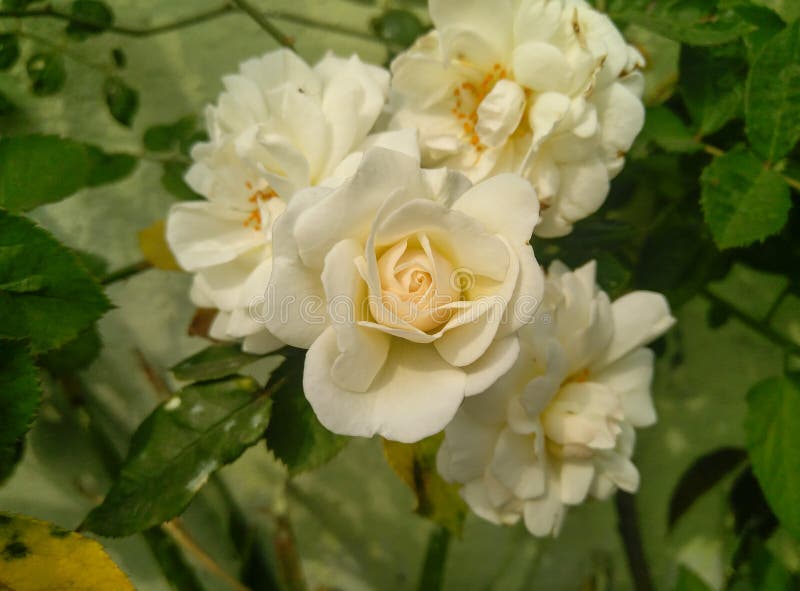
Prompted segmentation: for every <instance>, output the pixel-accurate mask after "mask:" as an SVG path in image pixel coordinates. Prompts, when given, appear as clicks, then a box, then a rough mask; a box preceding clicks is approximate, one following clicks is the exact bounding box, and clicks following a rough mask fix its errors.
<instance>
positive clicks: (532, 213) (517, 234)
mask: <svg viewBox="0 0 800 591" xmlns="http://www.w3.org/2000/svg"><path fill="white" fill-rule="evenodd" d="M453 209H454V210H456V211H463V212H464V213H466V214H468V215H470V216H472V217H473V218H475V219H477V220H479V221H480V222H481V223H482V224H483V226H484V228H486V230H488V231H489V232H492V233H494V234H501V235H502V236H505V237H506V238H508V240H509V241H510V242H511V243H512V244H513V245H514V246H517V245H519V244H527V243H528V241H529V240H530V238H531V235H532V234H533V228H534V227H535V226H536V223H537V222H538V221H539V200H538V199H537V198H536V191H534V189H533V187H532V186H531V185H530V183H528V182H527V181H525V180H524V179H522V178H521V177H519V176H517V175H515V174H500V175H497V176H495V177H492V178H490V179H487V180H485V181H482V182H480V183H478V184H477V185H475V186H474V187H472V188H471V189H469V190H468V191H466V192H465V193H464V194H463V195H461V197H459V198H458V199H457V200H456V202H455V204H454V205H453Z"/></svg>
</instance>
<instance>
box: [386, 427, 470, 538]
mask: <svg viewBox="0 0 800 591" xmlns="http://www.w3.org/2000/svg"><path fill="white" fill-rule="evenodd" d="M443 438H444V435H443V434H442V433H439V434H438V435H433V436H431V437H428V438H426V439H423V440H422V441H418V442H417V443H399V442H397V441H388V440H386V439H384V440H383V453H384V455H385V456H386V461H387V462H388V464H389V466H390V467H391V468H392V470H394V471H395V473H396V474H397V475H398V476H399V477H400V479H401V480H402V481H403V482H405V483H406V484H407V485H408V487H409V488H410V489H411V491H412V492H413V493H414V496H415V497H416V498H417V506H416V507H415V508H414V512H415V513H417V514H418V515H421V516H422V517H426V518H428V519H430V520H431V521H433V522H434V523H438V524H439V525H441V526H442V527H444V528H445V529H447V530H449V531H450V532H451V533H453V534H455V535H457V536H460V535H461V528H462V525H463V523H464V517H465V516H466V514H467V506H466V503H464V500H463V499H462V498H461V496H460V495H459V494H458V487H457V486H456V485H454V484H450V483H449V482H445V480H444V479H443V478H442V477H441V476H439V473H438V472H437V471H436V452H437V451H438V450H439V446H440V445H441V444H442V439H443Z"/></svg>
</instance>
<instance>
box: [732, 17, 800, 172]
mask: <svg viewBox="0 0 800 591" xmlns="http://www.w3.org/2000/svg"><path fill="white" fill-rule="evenodd" d="M745 121H746V124H747V137H748V139H749V140H750V143H751V144H752V145H753V149H754V150H755V151H756V153H758V155H759V156H761V157H762V158H764V159H765V160H767V161H768V162H777V161H778V160H780V159H781V158H783V157H784V156H785V155H786V154H787V153H788V152H789V151H790V150H791V149H792V148H793V147H794V145H795V144H796V143H797V141H798V140H799V139H800V22H796V23H794V24H793V25H792V26H790V27H788V28H787V29H786V30H784V31H783V32H781V33H778V34H777V35H775V37H773V38H772V39H771V40H770V41H769V42H767V43H766V44H765V45H764V49H763V50H762V51H761V53H760V54H759V56H758V57H757V58H756V60H755V61H754V62H753V67H752V68H751V69H750V75H749V76H748V78H747V90H746V94H745Z"/></svg>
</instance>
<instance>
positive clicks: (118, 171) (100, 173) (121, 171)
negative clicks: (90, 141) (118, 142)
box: [86, 145, 139, 187]
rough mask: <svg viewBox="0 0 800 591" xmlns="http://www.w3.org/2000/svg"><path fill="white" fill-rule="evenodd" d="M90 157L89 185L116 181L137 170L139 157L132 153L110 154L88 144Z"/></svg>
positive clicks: (95, 185) (87, 180) (87, 183)
mask: <svg viewBox="0 0 800 591" xmlns="http://www.w3.org/2000/svg"><path fill="white" fill-rule="evenodd" d="M86 151H87V155H88V157H89V175H88V177H87V178H86V185H87V186H88V187H97V186H100V185H107V184H110V183H115V182H117V181H120V180H122V179H124V178H125V177H127V176H130V174H131V173H132V172H133V171H134V170H136V166H137V165H138V164H139V159H138V158H136V157H135V156H131V155H130V154H108V153H106V152H103V151H102V150H101V149H99V148H96V147H94V146H88V145H87V146H86Z"/></svg>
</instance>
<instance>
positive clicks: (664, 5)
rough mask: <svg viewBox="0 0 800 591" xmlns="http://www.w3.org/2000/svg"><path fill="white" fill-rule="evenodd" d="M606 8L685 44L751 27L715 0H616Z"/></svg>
mask: <svg viewBox="0 0 800 591" xmlns="http://www.w3.org/2000/svg"><path fill="white" fill-rule="evenodd" d="M608 12H609V14H610V15H611V16H612V17H613V18H615V19H619V20H623V21H627V22H630V23H634V24H637V25H640V26H642V27H645V28H647V29H650V30H651V31H655V32H656V33H659V34H660V35H663V36H664V37H668V38H670V39H674V40H675V41H680V42H681V43H686V44H688V45H720V44H722V43H727V42H729V41H734V40H735V39H737V38H738V37H740V36H742V35H744V34H746V33H748V32H750V31H752V30H753V29H754V27H753V25H751V24H750V23H748V22H747V21H745V20H744V19H742V18H741V17H740V16H739V15H738V14H737V13H736V11H735V10H733V9H732V8H729V7H726V6H722V5H721V3H720V2H718V1H717V0H659V1H658V2H652V1H651V0H615V1H612V2H611V3H610V4H609V9H608Z"/></svg>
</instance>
